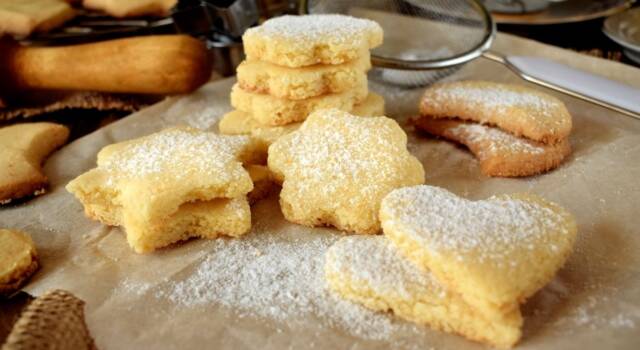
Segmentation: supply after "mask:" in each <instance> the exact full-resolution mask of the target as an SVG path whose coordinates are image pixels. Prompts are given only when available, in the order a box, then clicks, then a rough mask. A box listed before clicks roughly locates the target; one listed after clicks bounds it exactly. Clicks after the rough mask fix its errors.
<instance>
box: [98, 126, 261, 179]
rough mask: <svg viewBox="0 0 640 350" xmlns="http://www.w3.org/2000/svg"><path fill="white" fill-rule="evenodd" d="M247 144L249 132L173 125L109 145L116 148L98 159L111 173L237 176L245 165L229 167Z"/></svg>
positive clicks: (134, 175) (131, 175) (101, 165)
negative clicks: (227, 133)
mask: <svg viewBox="0 0 640 350" xmlns="http://www.w3.org/2000/svg"><path fill="white" fill-rule="evenodd" d="M248 144H249V138H248V137H246V136H221V135H217V134H214V133H209V132H201V131H197V130H195V129H190V128H171V129H167V130H164V131H161V132H158V133H156V134H152V135H149V136H146V137H143V138H140V139H137V140H133V141H129V142H127V143H124V144H117V145H114V146H109V147H117V148H116V149H115V150H114V151H113V152H111V153H110V154H109V155H108V156H106V157H104V159H102V160H99V162H98V166H99V167H100V168H103V169H105V170H108V171H109V172H110V173H111V174H119V175H120V176H126V177H144V176H147V175H151V174H171V176H175V177H186V176H189V175H192V174H199V175H202V176H215V177H229V178H231V179H234V178H238V175H239V174H238V172H241V171H242V168H241V166H240V164H239V163H238V166H237V167H229V164H230V163H231V162H238V160H237V157H238V155H239V154H240V153H241V151H242V150H243V148H245V147H247V145H248ZM106 149H108V148H106ZM233 169H236V171H235V172H234V171H232V170H233ZM223 180H224V179H223Z"/></svg>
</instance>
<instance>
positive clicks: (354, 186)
mask: <svg viewBox="0 0 640 350" xmlns="http://www.w3.org/2000/svg"><path fill="white" fill-rule="evenodd" d="M269 168H270V169H271V170H272V171H274V172H276V173H279V174H281V175H283V177H284V184H283V192H282V198H285V199H286V201H288V202H290V203H295V205H299V206H300V207H301V208H309V211H314V210H318V208H320V210H324V211H325V212H326V213H334V212H336V211H339V210H342V211H345V212H346V211H351V212H353V211H356V210H358V211H360V212H361V213H359V214H358V215H368V216H371V221H372V222H377V211H378V210H377V208H378V207H379V203H380V200H381V199H382V197H383V196H384V195H386V194H387V193H388V192H389V191H390V190H391V189H393V188H397V187H399V186H402V185H412V184H417V183H422V181H423V178H422V177H423V175H422V165H421V164H420V163H419V162H418V161H417V160H416V159H415V158H414V157H413V156H412V155H411V154H410V153H409V152H408V151H407V149H406V136H405V134H404V132H403V131H402V130H401V129H400V127H399V126H398V125H397V123H396V122H394V121H392V120H391V119H389V118H386V117H371V118H361V117H356V116H352V115H350V114H349V113H346V112H343V111H340V110H336V109H332V110H321V111H317V112H315V113H313V114H312V115H311V116H309V118H307V120H306V121H305V123H304V124H302V126H301V127H300V129H298V130H297V131H295V132H293V133H291V134H289V135H287V136H285V137H284V138H281V139H279V140H278V141H277V142H275V143H274V144H273V145H271V147H270V149H269ZM354 208H355V209H354Z"/></svg>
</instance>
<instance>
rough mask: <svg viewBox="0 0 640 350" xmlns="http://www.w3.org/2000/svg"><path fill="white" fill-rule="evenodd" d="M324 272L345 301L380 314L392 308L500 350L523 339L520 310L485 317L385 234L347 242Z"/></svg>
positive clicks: (331, 253) (334, 249)
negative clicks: (499, 316)
mask: <svg viewBox="0 0 640 350" xmlns="http://www.w3.org/2000/svg"><path fill="white" fill-rule="evenodd" d="M324 273H325V278H326V279H327V282H328V285H329V287H330V288H331V289H332V290H333V291H335V292H336V293H337V294H338V295H340V296H341V297H343V298H345V299H348V300H352V301H355V302H357V303H360V304H363V305H364V306H366V307H368V308H370V309H373V310H376V311H382V312H385V311H388V310H392V311H393V313H394V314H396V315H397V316H399V317H401V318H404V319H406V320H409V321H411V322H416V323H419V324H426V325H428V326H430V327H432V328H434V329H436V330H441V331H445V332H450V333H457V334H460V335H462V336H464V337H466V338H469V339H472V340H475V341H479V342H483V343H487V344H490V345H492V346H496V347H499V348H507V347H511V346H513V344H515V343H516V342H517V341H518V339H519V338H520V335H521V331H520V327H521V326H522V316H521V315H520V311H519V310H518V309H516V310H513V311H512V312H511V313H509V314H508V315H505V317H504V319H503V320H500V321H489V320H487V319H485V318H484V317H483V315H482V313H480V312H478V311H477V310H475V309H474V308H473V307H471V306H470V305H469V304H467V303H466V302H465V301H464V300H463V299H462V298H461V297H460V296H459V295H458V294H457V293H454V292H451V291H449V290H447V288H446V287H445V286H443V285H442V284H441V283H440V282H438V280H437V279H436V278H435V277H433V276H432V275H431V273H429V272H427V271H423V270H421V269H419V268H417V267H416V266H415V265H414V264H413V263H411V262H410V261H408V260H406V259H405V258H404V257H403V256H402V255H400V253H399V252H398V251H397V250H396V249H395V248H394V247H393V246H392V245H391V243H390V242H389V241H388V240H387V239H386V238H385V237H383V236H350V237H345V238H342V239H341V240H339V241H338V242H336V243H335V244H334V245H333V246H331V248H329V250H328V251H327V253H326V257H325V265H324Z"/></svg>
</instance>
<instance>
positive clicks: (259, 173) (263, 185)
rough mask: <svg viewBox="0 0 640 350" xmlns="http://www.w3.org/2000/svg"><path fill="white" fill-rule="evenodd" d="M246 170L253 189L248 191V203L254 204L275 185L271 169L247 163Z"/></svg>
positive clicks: (264, 196) (265, 195)
mask: <svg viewBox="0 0 640 350" xmlns="http://www.w3.org/2000/svg"><path fill="white" fill-rule="evenodd" d="M247 171H248V172H249V175H250V176H251V181H253V190H251V192H249V194H248V195H247V199H248V200H249V204H254V203H256V202H258V201H259V200H261V199H263V198H266V197H267V196H269V194H270V193H271V191H272V190H273V188H274V187H275V183H274V180H273V177H272V176H271V171H269V168H267V167H266V166H264V165H255V164H251V165H248V166H247Z"/></svg>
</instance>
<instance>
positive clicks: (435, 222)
mask: <svg viewBox="0 0 640 350" xmlns="http://www.w3.org/2000/svg"><path fill="white" fill-rule="evenodd" d="M506 198H508V197H505V198H504V199H503V198H490V199H488V200H484V201H470V200H466V199H464V198H460V197H458V196H456V195H454V194H452V193H451V192H449V191H447V190H445V189H442V188H438V187H432V186H424V185H423V186H415V187H405V188H401V189H398V190H395V191H393V192H391V193H390V194H389V195H388V196H387V197H386V198H385V199H384V201H383V203H382V211H385V212H386V213H387V214H386V215H387V216H388V217H391V218H393V219H391V221H390V222H389V225H399V226H400V227H402V228H403V230H406V234H408V235H410V236H411V237H413V238H414V239H415V240H417V241H419V242H422V244H424V246H426V247H428V248H429V249H432V250H433V251H434V252H436V253H437V252H443V251H447V252H456V253H465V252H471V251H474V252H476V253H477V254H479V259H481V260H483V259H492V260H496V261H503V260H505V259H506V258H507V257H508V256H509V255H510V254H512V252H513V251H514V250H518V249H530V250H533V249H535V248H536V247H537V246H538V245H539V244H540V243H541V242H545V245H544V247H546V248H547V249H549V250H551V251H555V250H557V249H558V247H557V246H556V245H553V244H550V243H551V242H553V241H552V238H551V235H553V233H555V232H557V231H558V230H561V231H562V232H563V233H565V234H566V233H567V232H568V230H567V229H566V228H564V227H565V221H564V218H563V217H562V216H561V215H559V214H556V213H554V212H553V211H552V210H551V209H549V208H545V207H542V206H540V205H536V204H534V203H530V202H527V201H524V200H517V199H506Z"/></svg>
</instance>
